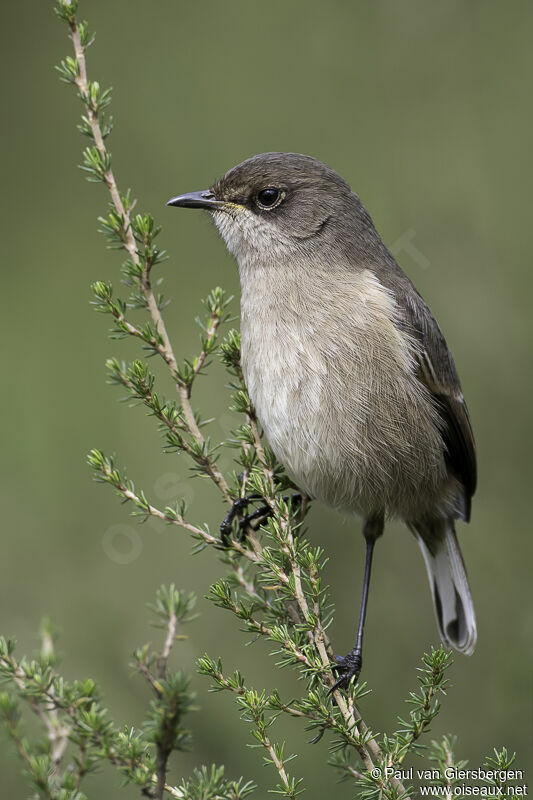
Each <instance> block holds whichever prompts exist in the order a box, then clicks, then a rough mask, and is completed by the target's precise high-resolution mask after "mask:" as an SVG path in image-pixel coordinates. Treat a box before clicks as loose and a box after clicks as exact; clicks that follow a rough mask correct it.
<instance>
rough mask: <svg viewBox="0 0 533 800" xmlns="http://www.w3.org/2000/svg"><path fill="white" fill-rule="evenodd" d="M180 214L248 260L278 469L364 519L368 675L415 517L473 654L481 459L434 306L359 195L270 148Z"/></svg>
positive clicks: (306, 160)
mask: <svg viewBox="0 0 533 800" xmlns="http://www.w3.org/2000/svg"><path fill="white" fill-rule="evenodd" d="M167 205H169V206H174V207H178V208H197V209H204V210H207V211H208V212H209V213H210V214H211V215H212V218H213V221H214V223H215V225H216V227H217V229H218V231H219V232H220V234H221V236H222V238H223V240H224V241H225V243H226V246H227V248H228V250H229V251H230V253H232V254H233V256H234V257H235V259H236V261H237V265H238V270H239V277H240V286H241V308H240V310H241V319H240V324H241V347H242V350H241V360H242V371H243V375H244V379H245V383H246V386H247V389H248V392H249V395H250V398H251V401H252V403H253V406H254V408H255V411H256V414H257V416H258V419H259V421H260V423H261V426H262V429H263V431H264V434H265V435H266V438H267V440H268V442H269V444H270V446H271V448H272V450H273V452H274V454H275V455H276V457H277V459H278V460H279V461H280V462H281V464H282V465H283V466H284V467H285V469H286V470H287V472H288V474H289V475H290V476H291V478H292V479H293V480H294V482H295V483H296V484H297V485H298V486H299V487H300V488H301V489H302V491H304V492H305V493H306V494H307V495H308V496H309V497H310V498H312V499H316V500H319V501H322V502H323V503H325V504H326V505H327V506H330V507H332V508H334V509H337V510H338V511H340V512H342V513H344V514H348V515H355V516H356V517H359V518H361V520H362V532H363V535H364V538H365V541H366V558H365V567H364V576H363V592H362V600H361V605H360V611H359V618H358V625H357V635H356V639H355V644H354V646H353V647H352V649H351V650H350V651H349V652H348V653H347V655H346V656H344V657H342V658H341V657H338V658H337V661H338V663H337V665H336V668H337V670H338V674H339V677H338V679H337V681H336V683H335V686H334V688H338V687H346V686H347V685H348V683H349V682H350V681H351V680H352V679H354V680H356V679H357V678H358V677H359V674H360V672H361V668H362V658H363V633H364V624H365V617H366V609H367V604H368V596H369V586H370V574H371V567H372V559H373V553H374V545H375V543H376V540H377V539H378V538H379V537H380V536H381V535H382V533H383V530H384V526H385V522H386V521H388V520H390V519H399V520H402V521H403V522H404V523H405V524H406V525H407V527H408V528H409V529H410V530H411V532H412V533H413V534H414V536H415V538H416V540H417V542H418V545H419V547H420V550H421V551H422V556H423V560H424V562H425V566H426V570H427V575H428V579H429V585H430V589H431V595H432V598H433V605H434V610H435V616H436V621H437V626H438V630H439V634H440V638H441V640H442V642H443V644H444V645H445V646H447V647H448V648H454V649H455V650H457V651H459V652H461V653H464V654H467V655H470V654H471V653H472V652H473V651H474V647H475V644H476V638H477V632H476V618H475V612H474V606H473V602H472V597H471V592H470V588H469V583H468V578H467V574H466V569H465V565H464V561H463V557H462V554H461V550H460V547H459V543H458V540H457V536H456V532H455V522H456V521H457V520H464V521H465V522H469V520H470V513H471V498H472V496H473V494H474V492H475V489H476V480H477V476H476V452H475V444H474V437H473V433H472V426H471V422H470V417H469V413H468V409H467V406H466V403H465V400H464V397H463V392H462V389H461V384H460V381H459V377H458V374H457V370H456V367H455V364H454V361H453V358H452V355H451V353H450V350H449V348H448V345H447V343H446V340H445V338H444V336H443V334H442V333H441V330H440V328H439V326H438V324H437V322H436V320H435V318H434V316H433V314H432V313H431V311H430V309H429V306H428V305H427V303H426V302H425V300H424V299H423V298H422V296H421V295H420V294H419V293H418V291H417V290H416V289H415V287H414V285H413V283H412V282H411V280H410V279H409V278H408V276H407V275H406V274H405V273H404V272H403V270H402V269H401V268H400V266H399V265H398V263H397V262H396V260H395V258H394V257H393V255H392V254H391V252H390V250H389V249H388V248H387V247H386V245H385V244H384V242H383V240H382V239H381V237H380V235H379V233H378V232H377V230H376V228H375V226H374V223H373V221H372V219H371V217H370V214H369V213H368V211H367V210H366V208H365V207H364V205H363V204H362V202H361V200H360V199H359V197H358V195H357V194H356V193H355V192H354V191H352V189H351V188H350V186H349V184H348V183H347V182H346V181H345V180H344V179H343V178H342V177H341V176H340V175H339V174H338V173H337V172H336V171H335V170H333V169H332V168H331V167H329V166H327V165H326V164H324V163H322V162H321V161H318V160H316V159H315V158H312V157H311V156H306V155H302V154H299V153H282V152H279V153H278V152H273V153H263V154H260V155H256V156H253V157H251V158H248V159H247V160H245V161H243V162H242V163H240V164H238V165H237V166H234V167H233V168H231V169H230V170H229V171H228V172H227V173H226V174H225V175H224V176H223V177H222V178H220V179H219V180H217V181H216V182H215V183H214V184H213V185H212V186H211V188H209V189H206V190H203V191H197V192H189V193H185V194H181V195H178V196H176V197H173V198H172V199H171V200H169V201H168V203H167Z"/></svg>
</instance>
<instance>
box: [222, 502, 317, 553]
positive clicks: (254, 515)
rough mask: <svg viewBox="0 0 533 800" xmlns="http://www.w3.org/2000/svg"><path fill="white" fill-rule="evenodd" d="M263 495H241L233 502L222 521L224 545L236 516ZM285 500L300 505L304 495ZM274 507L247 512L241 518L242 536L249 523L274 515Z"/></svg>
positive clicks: (261, 507)
mask: <svg viewBox="0 0 533 800" xmlns="http://www.w3.org/2000/svg"><path fill="white" fill-rule="evenodd" d="M260 499H261V495H259V494H249V495H248V496H247V497H239V498H238V499H237V500H235V501H234V502H233V505H232V507H231V508H230V510H229V512H228V513H227V514H226V516H225V517H224V519H223V520H222V522H221V523H220V539H221V542H222V544H223V545H224V547H227V545H228V537H229V534H230V531H231V526H232V524H233V520H234V519H235V517H237V516H239V515H240V514H241V512H242V511H244V509H245V508H247V507H248V505H249V504H250V502H251V501H252V500H260ZM283 499H284V500H285V502H288V501H289V499H290V500H291V502H292V503H293V504H295V505H298V504H299V503H301V502H302V495H301V494H293V495H292V497H290V498H289V497H284V498H283ZM272 513H273V512H272V509H271V508H270V506H267V505H263V506H260V507H259V508H257V509H256V510H255V511H252V512H251V513H250V514H246V515H245V516H243V517H242V518H241V519H240V520H239V532H240V534H241V536H243V535H244V532H245V530H246V528H247V527H248V525H249V524H250V523H251V522H253V521H254V520H258V519H259V520H264V519H267V518H268V517H271V516H272Z"/></svg>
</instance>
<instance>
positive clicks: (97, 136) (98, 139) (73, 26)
mask: <svg viewBox="0 0 533 800" xmlns="http://www.w3.org/2000/svg"><path fill="white" fill-rule="evenodd" d="M67 4H68V5H70V2H68V3H67ZM69 27H70V31H71V38H72V42H73V45H74V53H75V55H76V61H77V63H78V74H77V76H76V77H75V84H76V86H77V88H78V91H79V94H80V96H81V98H82V99H83V101H84V105H85V111H86V115H87V119H88V121H89V124H90V127H91V131H92V137H93V140H94V143H95V145H96V147H97V149H98V152H99V153H100V156H101V157H102V161H103V163H108V161H109V153H108V151H107V148H106V145H105V141H104V137H103V135H102V130H101V126H100V119H99V114H98V112H97V111H95V110H94V109H93V108H92V106H91V104H90V103H89V82H88V78H87V62H86V58H85V47H84V45H83V44H82V41H81V36H80V31H79V27H78V23H77V21H76V20H73V21H71V22H69ZM102 177H103V179H104V182H105V184H106V186H107V188H108V190H109V194H110V195H111V200H112V203H113V205H114V207H115V210H116V212H117V214H118V215H119V217H120V219H121V220H122V230H123V245H124V248H125V250H126V251H127V253H128V255H129V257H130V258H131V260H132V262H133V263H134V264H135V265H136V266H137V267H138V268H139V269H141V270H142V277H141V288H142V291H143V294H144V296H145V298H146V304H147V307H148V310H149V312H150V315H151V317H152V320H153V321H154V324H155V326H156V329H157V331H158V333H159V336H160V337H161V343H159V342H154V346H155V347H156V349H157V351H158V353H159V354H160V355H161V357H162V358H163V359H164V361H165V363H166V364H167V365H168V367H169V369H170V372H171V375H172V377H173V379H174V381H175V383H176V388H177V391H178V394H179V397H180V401H181V404H182V407H183V414H184V417H185V421H186V423H187V427H188V429H189V432H190V434H191V436H192V437H193V438H194V439H195V440H196V442H197V443H198V444H199V445H202V446H203V445H204V444H205V439H204V437H203V435H202V433H201V431H200V429H199V427H198V424H197V422H196V419H195V417H194V412H193V409H192V406H191V403H190V394H191V392H190V386H188V385H184V384H183V382H182V381H181V380H180V377H179V370H178V363H177V360H176V357H175V355H174V351H173V348H172V344H171V342H170V339H169V336H168V333H167V330H166V327H165V323H164V320H163V316H162V314H161V310H160V308H159V306H158V304H157V301H156V299H155V297H154V293H153V290H152V285H151V281H150V269H151V264H149V262H146V263H144V264H143V262H142V259H141V258H140V256H139V252H138V249H137V243H136V241H135V237H134V235H133V230H132V225H131V220H130V216H129V213H128V210H127V209H126V208H125V206H124V203H123V202H122V198H121V196H120V192H119V189H118V186H117V182H116V179H115V175H114V173H113V170H112V169H111V167H108V168H107V169H105V170H104V171H103V173H102ZM131 327H132V331H130V332H131V333H132V334H133V335H136V332H135V330H136V329H135V327H134V326H131ZM215 330H216V329H215ZM212 335H214V331H213V334H212ZM204 360H205V357H204ZM202 363H203V362H202ZM205 467H206V470H207V472H208V474H209V475H210V477H211V478H212V479H213V481H214V483H215V484H216V485H217V486H218V488H219V489H220V491H221V492H222V494H223V496H224V498H225V500H226V501H227V502H228V503H232V502H233V501H232V498H231V493H230V490H229V486H228V484H227V482H226V479H225V478H224V476H223V474H222V472H221V471H220V469H219V467H218V465H217V463H216V461H215V460H214V459H213V458H212V457H211V456H209V455H206V456H205Z"/></svg>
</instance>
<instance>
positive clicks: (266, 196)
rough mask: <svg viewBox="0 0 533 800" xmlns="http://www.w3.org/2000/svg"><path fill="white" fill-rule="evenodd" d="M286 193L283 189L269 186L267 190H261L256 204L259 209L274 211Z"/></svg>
mask: <svg viewBox="0 0 533 800" xmlns="http://www.w3.org/2000/svg"><path fill="white" fill-rule="evenodd" d="M284 196H285V193H284V192H282V191H281V189H275V188H274V187H273V186H267V188H266V189H261V191H260V192H258V193H257V197H256V203H257V205H258V206H259V208H264V209H268V210H270V209H272V208H276V206H278V205H279V204H280V203H281V201H282V200H283V198H284Z"/></svg>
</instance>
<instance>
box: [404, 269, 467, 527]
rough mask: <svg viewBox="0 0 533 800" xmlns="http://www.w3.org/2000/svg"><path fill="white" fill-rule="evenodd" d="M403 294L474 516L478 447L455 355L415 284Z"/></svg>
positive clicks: (423, 373)
mask: <svg viewBox="0 0 533 800" xmlns="http://www.w3.org/2000/svg"><path fill="white" fill-rule="evenodd" d="M410 288H411V291H409V292H406V293H403V292H402V294H403V298H402V299H403V302H402V303H401V307H402V308H403V310H404V312H405V317H406V320H405V321H406V323H407V326H408V329H409V330H410V331H411V334H412V335H414V336H415V338H416V340H417V343H418V345H419V347H418V348H416V359H417V366H418V377H419V379H420V380H421V381H422V383H423V384H424V385H425V386H426V387H427V388H428V389H429V391H430V392H431V395H432V397H433V398H434V399H435V403H436V405H437V408H438V411H439V414H440V416H441V419H442V436H443V439H444V443H445V445H446V460H447V463H448V467H449V469H450V471H451V472H452V473H453V474H454V475H455V477H457V478H458V479H459V480H460V481H461V483H462V485H463V487H464V517H465V519H466V520H467V521H468V520H469V518H470V501H471V497H472V495H473V494H474V492H475V489H476V483H477V468H476V449H475V444H474V435H473V433H472V426H471V424H470V416H469V414H468V409H467V407H466V403H465V401H464V398H463V394H462V391H461V384H460V382H459V377H458V375H457V370H456V369H455V364H454V362H453V358H452V355H451V353H450V351H449V349H448V345H447V344H446V340H445V338H444V336H443V335H442V332H441V330H440V328H439V326H438V324H437V322H436V320H435V318H434V316H433V314H432V313H431V311H430V309H429V307H428V306H427V304H426V302H425V301H424V299H423V298H422V297H421V296H420V294H419V293H418V292H417V291H416V289H415V288H414V286H412V284H411V287H410Z"/></svg>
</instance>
